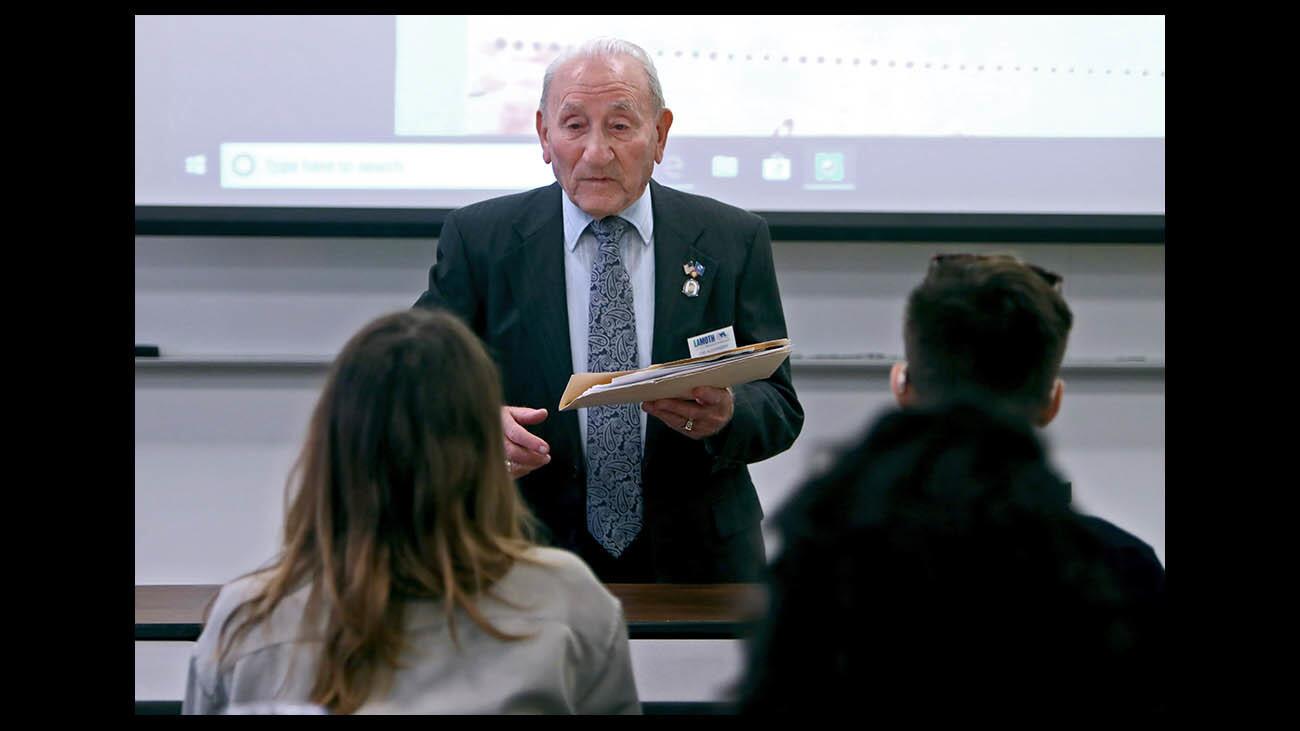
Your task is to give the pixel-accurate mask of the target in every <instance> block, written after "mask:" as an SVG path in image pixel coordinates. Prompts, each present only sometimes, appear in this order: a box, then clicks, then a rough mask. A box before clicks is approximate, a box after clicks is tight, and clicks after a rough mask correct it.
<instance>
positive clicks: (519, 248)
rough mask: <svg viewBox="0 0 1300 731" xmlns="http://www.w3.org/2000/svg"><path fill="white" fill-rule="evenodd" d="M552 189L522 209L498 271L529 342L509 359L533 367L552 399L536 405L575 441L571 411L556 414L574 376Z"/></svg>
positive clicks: (559, 222)
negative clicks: (513, 239) (524, 360)
mask: <svg viewBox="0 0 1300 731" xmlns="http://www.w3.org/2000/svg"><path fill="white" fill-rule="evenodd" d="M551 189H552V190H551V193H550V194H548V195H544V196H540V197H539V203H538V204H536V205H534V206H533V207H532V208H530V209H529V210H526V211H524V215H522V216H520V219H519V221H518V222H516V224H515V226H514V229H515V235H516V236H517V237H518V238H517V240H516V242H515V243H514V244H513V245H512V246H511V247H510V248H509V249H507V250H506V252H505V253H504V254H503V255H502V266H501V269H500V270H501V271H504V272H507V273H508V277H509V279H510V291H511V292H512V293H513V295H514V298H515V304H516V307H518V311H519V316H520V318H522V319H523V329H524V330H525V331H526V332H527V333H528V335H527V337H528V338H529V339H530V344H529V347H527V348H525V349H523V351H522V352H520V353H514V354H512V357H527V358H529V359H530V360H531V361H532V362H533V363H535V365H536V369H537V373H538V376H539V377H540V378H541V379H542V380H543V382H544V383H545V386H546V393H548V394H554V395H555V398H554V403H548V404H541V405H542V406H545V408H546V409H547V410H548V411H550V412H551V416H550V418H558V419H560V421H561V422H562V426H563V428H565V429H566V430H570V431H571V432H572V434H570V436H571V437H572V440H573V442H574V443H577V442H578V421H577V418H576V416H574V412H567V413H564V414H559V413H557V406H558V405H559V401H560V395H561V394H562V393H564V387H565V386H566V385H567V384H568V382H569V375H570V374H572V373H573V357H572V355H571V353H570V351H569V309H568V297H567V294H566V288H565V282H564V217H563V214H562V212H561V208H560V196H559V192H560V186H559V184H558V183H556V184H554V185H552V186H551ZM517 370H521V371H522V370H523V369H517ZM566 417H567V418H566ZM570 422H571V423H570Z"/></svg>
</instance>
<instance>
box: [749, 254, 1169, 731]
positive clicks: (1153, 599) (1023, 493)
mask: <svg viewBox="0 0 1300 731" xmlns="http://www.w3.org/2000/svg"><path fill="white" fill-rule="evenodd" d="M1061 285H1062V278H1061V277H1060V276H1059V275H1056V274H1054V273H1052V272H1048V271H1046V270H1044V269H1041V268H1039V267H1036V266H1033V265H1031V264H1026V263H1024V262H1022V261H1020V260H1019V259H1018V258H1016V257H1013V256H1008V255H974V254H956V255H940V256H936V257H934V258H933V259H932V261H931V265H930V269H929V271H928V273H927V275H926V277H925V280H924V281H923V282H922V283H921V284H920V285H919V286H918V287H917V288H916V289H915V290H913V292H912V293H911V295H910V296H909V298H908V302H907V307H906V314H905V322H904V339H905V350H906V357H907V361H906V363H899V364H896V365H895V366H894V368H893V370H892V372H891V374H890V386H891V390H892V391H893V393H894V394H895V396H896V398H897V400H898V402H899V404H900V406H902V407H904V410H903V412H901V413H894V414H889V415H886V416H885V417H884V418H882V419H881V420H880V421H878V422H877V423H876V425H875V426H874V427H873V428H872V429H871V430H870V431H869V432H868V433H867V434H866V435H865V437H864V438H863V440H862V441H861V442H859V443H858V445H857V446H856V447H854V448H852V449H850V450H849V451H848V452H847V453H845V454H844V455H842V456H841V458H840V459H839V461H838V462H837V463H836V464H835V465H834V467H833V468H831V470H830V471H829V472H828V473H827V474H825V475H823V476H821V477H818V478H816V479H814V480H812V481H811V482H809V483H808V484H806V485H805V486H803V487H802V488H801V489H800V490H799V492H798V493H797V494H796V496H795V498H793V499H792V500H791V502H790V503H789V505H788V506H786V508H785V509H784V510H783V511H782V512H781V514H780V515H779V516H778V518H777V521H776V522H777V524H778V526H779V528H780V529H781V531H782V538H783V543H784V545H785V548H784V550H783V552H782V554H781V556H780V557H779V559H778V560H777V561H776V562H775V563H774V564H773V566H772V578H771V581H772V590H773V602H772V606H771V612H770V615H769V618H768V622H767V624H766V626H765V628H764V629H763V630H762V631H761V632H760V634H759V636H758V638H757V639H756V642H755V644H754V646H753V648H752V653H751V656H750V664H749V669H748V672H747V675H746V677H745V680H744V687H743V693H744V703H743V708H744V709H745V710H746V711H749V712H763V711H768V710H789V711H804V712H806V711H813V710H827V709H831V708H834V707H836V706H844V707H845V708H857V709H862V708H863V707H864V704H870V705H874V706H877V707H881V708H884V707H889V708H892V709H893V710H902V711H907V712H915V713H916V714H918V715H925V714H932V713H943V714H944V715H952V714H961V713H963V712H965V711H971V710H975V711H980V712H989V713H997V714H1010V713H1019V712H1025V713H1030V714H1033V713H1036V712H1038V711H1042V710H1056V711H1066V710H1071V709H1073V710H1075V711H1079V712H1087V713H1102V714H1104V713H1106V712H1109V711H1128V710H1137V711H1150V710H1156V709H1161V708H1163V703H1164V700H1163V693H1162V692H1161V691H1159V690H1158V688H1159V687H1160V686H1161V684H1162V682H1163V673H1164V667H1163V657H1164V639H1163V637H1164V626H1163V625H1164V606H1165V604H1164V603H1165V599H1164V568H1163V567H1162V566H1161V564H1160V562H1159V560H1158V559H1157V558H1156V556H1155V552H1154V551H1153V550H1152V549H1151V547H1150V546H1148V545H1147V544H1146V543H1144V542H1143V541H1141V540H1140V539H1138V538H1137V537H1135V536H1132V535H1131V534H1129V533H1127V532H1126V531H1124V530H1122V529H1120V528H1118V527H1116V526H1114V525H1113V524H1111V523H1109V522H1107V521H1105V520H1103V519H1101V518H1097V517H1093V516H1086V515H1082V514H1080V513H1079V512H1078V511H1076V510H1074V509H1073V508H1072V506H1071V495H1070V492H1071V490H1070V485H1069V484H1068V483H1065V482H1063V481H1062V480H1061V479H1060V478H1059V477H1057V476H1056V475H1055V473H1054V472H1053V471H1052V469H1051V468H1050V467H1049V465H1048V464H1047V461H1046V456H1045V455H1044V453H1043V450H1042V447H1041V446H1040V444H1039V442H1038V440H1037V438H1036V436H1035V435H1034V433H1033V431H1032V426H1040V427H1041V426H1046V425H1047V424H1048V423H1049V422H1051V420H1052V419H1053V418H1054V417H1055V416H1056V414H1057V412H1058V411H1059V409H1060V406H1061V400H1062V396H1063V393H1064V383H1063V382H1062V381H1061V379H1060V378H1059V372H1060V366H1061V362H1062V360H1063V359H1064V355H1065V348H1066V342H1067V340H1068V337H1069V331H1070V327H1071V325H1072V324H1073V315H1072V313H1071V312H1070V308H1069V307H1068V306H1067V305H1066V303H1065V300H1064V298H1063V297H1062V296H1061ZM1031 425H1032V426H1031Z"/></svg>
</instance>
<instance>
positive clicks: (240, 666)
mask: <svg viewBox="0 0 1300 731" xmlns="http://www.w3.org/2000/svg"><path fill="white" fill-rule="evenodd" d="M501 398H502V397H501V386H500V380H499V376H498V373H497V370H496V367H495V366H494V365H493V363H492V361H491V359H490V358H489V357H488V355H487V353H486V352H485V351H484V349H483V346H482V345H481V344H480V342H479V341H478V339H477V338H476V337H475V336H474V335H473V333H471V332H470V330H469V329H468V328H467V327H466V326H465V325H464V324H462V323H461V321H460V320H459V319H458V318H456V317H455V316H453V315H450V314H448V313H445V312H441V311H425V310H413V311H407V312H398V313H394V314H391V315H387V316H385V317H381V318H379V319H377V320H375V321H374V322H372V323H370V324H369V325H367V326H366V327H365V328H363V329H362V330H361V332H359V333H358V334H356V335H355V336H354V337H353V338H352V339H351V340H349V341H348V343H347V345H346V346H345V347H344V348H343V350H342V352H341V353H340V354H339V356H338V358H337V359H336V360H335V362H334V364H333V366H332V368H331V370H330V374H329V377H328V380H327V381H326V384H325V387H324V391H323V393H322V394H321V397H320V401H319V402H318V403H317V405H316V409H315V412H314V413H313V415H312V419H311V423H310V426H309V429H308V434H307V438H306V444H305V445H304V447H303V450H302V453H301V456H300V457H299V459H298V462H297V464H296V465H295V468H294V471H293V473H292V475H291V479H290V489H291V490H293V494H292V502H291V504H290V505H289V506H288V510H287V514H286V516H285V523H284V544H283V547H282V550H281V551H280V554H279V556H278V557H277V558H276V559H275V560H274V561H273V562H272V563H271V564H270V565H269V566H268V567H266V568H263V569H260V570H258V571H255V572H253V573H251V574H247V575H245V576H243V577H241V578H239V579H237V580H235V581H234V582H232V583H230V584H228V585H226V586H225V587H224V588H223V589H222V590H221V592H220V594H219V595H218V596H217V598H216V600H215V601H214V604H213V605H212V607H211V608H210V614H209V616H208V619H207V622H206V626H205V627H204V630H203V633H202V635H201V636H200V637H199V641H198V643H197V645H196V647H195V649H194V653H193V656H192V658H191V662H190V670H189V678H188V683H187V688H186V694H185V701H184V707H183V710H184V712H186V713H220V712H222V711H225V710H230V709H231V708H241V707H245V708H246V707H253V706H256V705H257V704H259V703H265V702H268V701H277V702H281V703H285V704H303V703H310V704H314V705H316V706H318V707H321V708H324V709H326V710H328V711H330V712H332V713H512V712H524V713H639V712H640V705H639V703H638V701H637V693H636V685H635V683H634V680H633V677H632V667H631V662H630V659H629V651H628V638H627V626H626V624H625V622H624V618H623V612H622V607H621V605H620V604H619V602H618V600H617V599H616V598H615V597H614V596H613V595H611V594H610V593H609V592H608V591H607V590H606V589H605V588H604V587H603V586H602V585H601V584H600V583H599V582H598V581H597V579H596V577H595V576H594V575H593V574H592V572H591V570H590V569H589V568H588V567H587V566H586V565H585V564H584V563H583V562H582V561H581V560H580V559H579V558H578V557H576V556H574V555H573V554H571V553H568V552H565V551H562V550H559V549H553V548H544V547H540V546H538V545H536V544H535V543H534V542H533V540H532V538H531V535H532V519H531V517H530V516H529V514H528V512H527V509H526V508H525V507H524V504H523V502H522V500H521V499H520V496H519V494H518V492H517V490H516V488H515V485H514V482H513V481H512V480H511V478H510V476H509V475H508V474H507V473H506V468H505V454H504V452H503V449H504V448H503V444H504V440H503V437H502V432H501V429H502V427H501Z"/></svg>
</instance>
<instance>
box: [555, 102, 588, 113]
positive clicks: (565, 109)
mask: <svg viewBox="0 0 1300 731" xmlns="http://www.w3.org/2000/svg"><path fill="white" fill-rule="evenodd" d="M582 111H583V106H582V105H581V104H578V103H576V102H564V103H563V104H561V105H560V108H559V109H558V110H557V111H556V112H555V113H556V115H557V116H562V115H565V114H580V113H582Z"/></svg>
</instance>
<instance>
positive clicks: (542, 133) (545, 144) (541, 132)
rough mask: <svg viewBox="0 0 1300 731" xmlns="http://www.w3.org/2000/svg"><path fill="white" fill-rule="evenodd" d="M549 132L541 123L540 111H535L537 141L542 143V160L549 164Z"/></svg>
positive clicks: (542, 122) (543, 123)
mask: <svg viewBox="0 0 1300 731" xmlns="http://www.w3.org/2000/svg"><path fill="white" fill-rule="evenodd" d="M549 133H550V130H549V129H547V128H546V123H545V122H544V121H542V110H540V109H538V110H537V141H538V142H541V143H542V160H543V161H544V162H545V163H546V164H547V165H550V164H551V143H550V139H549V138H548V135H549Z"/></svg>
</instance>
